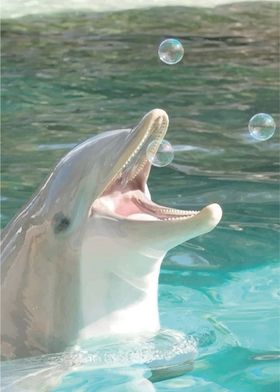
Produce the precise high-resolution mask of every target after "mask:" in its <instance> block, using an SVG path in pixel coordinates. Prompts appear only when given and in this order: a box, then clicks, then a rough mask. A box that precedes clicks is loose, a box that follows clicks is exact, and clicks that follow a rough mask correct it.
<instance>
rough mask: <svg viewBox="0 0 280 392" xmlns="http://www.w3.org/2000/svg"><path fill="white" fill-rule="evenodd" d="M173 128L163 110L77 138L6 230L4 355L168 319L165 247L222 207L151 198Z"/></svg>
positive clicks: (205, 227)
mask: <svg viewBox="0 0 280 392" xmlns="http://www.w3.org/2000/svg"><path fill="white" fill-rule="evenodd" d="M167 128H168V116H167V114H166V113H165V112H164V111H163V110H161V109H154V110H152V111H151V112H149V113H147V114H146V115H145V116H144V117H143V118H142V120H141V121H140V122H139V124H138V125H137V126H136V127H135V128H133V129H131V130H128V129H125V130H118V131H111V132H105V133H103V134H101V135H97V136H95V137H92V138H90V139H88V140H87V141H85V142H84V143H82V144H80V145H78V146H77V147H76V148H74V149H73V150H72V151H70V152H69V153H68V154H67V155H66V156H65V157H64V158H63V159H62V160H61V161H60V162H59V163H58V165H57V166H56V167H55V168H54V170H53V171H52V173H51V175H50V176H49V178H48V179H47V180H46V182H45V183H44V185H43V186H42V187H41V189H40V190H39V192H38V193H37V194H36V195H35V196H34V197H33V199H32V200H31V202H30V203H29V204H28V205H27V206H26V207H25V208H24V209H23V210H22V212H21V213H20V214H19V215H18V216H17V217H16V218H15V219H14V220H13V221H12V222H11V223H10V225H9V226H8V227H7V228H6V229H5V230H4V232H3V235H2V238H3V242H2V259H3V268H2V289H3V290H4V291H5V295H3V298H4V301H5V304H4V305H3V306H2V309H4V312H5V317H2V318H4V320H5V322H4V323H3V326H2V332H3V335H4V336H8V338H7V340H6V346H7V349H5V350H6V351H7V353H4V355H5V356H10V357H12V356H13V357H15V356H28V355H34V353H39V352H53V351H56V350H58V349H63V348H65V347H67V346H68V345H69V344H72V343H73V341H75V339H76V338H77V337H79V336H80V337H81V338H83V337H92V336H98V335H102V334H106V335H108V334H112V333H113V334H119V333H129V334H130V333H139V332H143V331H155V330H157V329H158V328H159V315H158V308H157V293H158V276H159V271H160V265H161V262H162V259H163V257H164V255H165V253H166V252H167V251H168V250H169V249H171V248H172V247H174V246H176V245H178V244H180V243H182V242H184V241H186V240H189V239H191V238H193V237H196V236H198V235H201V234H204V233H207V232H208V231H210V230H212V229H213V228H214V227H215V226H216V225H217V224H218V222H219V221H220V219H221V216H222V210H221V208H220V206H219V205H218V204H211V205H208V206H206V207H204V208H203V209H202V210H201V211H192V210H190V211H185V210H177V209H173V208H169V207H166V206H161V205H158V204H157V203H155V202H154V201H152V199H151V195H150V192H149V190H148V186H147V181H148V178H149V173H150V170H151V163H150V162H149V160H148V159H147V156H146V150H147V146H148V145H149V144H150V143H151V141H155V143H154V145H155V148H154V151H153V152H152V153H154V154H156V152H157V148H158V147H159V145H160V143H161V141H162V139H163V138H164V136H165V134H166V132H167ZM22 277H24V279H23V280H22ZM11 331H16V333H15V334H14V336H11V335H10V334H11V333H12V332H11ZM5 339H6V337H5ZM12 345H13V347H12Z"/></svg>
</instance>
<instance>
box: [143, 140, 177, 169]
mask: <svg viewBox="0 0 280 392" xmlns="http://www.w3.org/2000/svg"><path fill="white" fill-rule="evenodd" d="M146 156H147V159H148V161H149V162H150V163H151V164H152V165H153V166H157V167H164V166H167V165H169V163H171V162H172V161H173V158H174V150H173V147H172V145H171V144H170V143H169V142H168V141H167V140H162V141H161V143H160V145H159V144H158V141H156V140H154V141H152V142H151V143H150V144H149V145H148V147H147V150H146Z"/></svg>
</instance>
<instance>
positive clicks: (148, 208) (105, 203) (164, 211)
mask: <svg viewBox="0 0 280 392" xmlns="http://www.w3.org/2000/svg"><path fill="white" fill-rule="evenodd" d="M93 214H97V215H103V216H111V217H115V218H119V219H134V220H176V219H186V218H190V217H192V216H194V215H196V214H198V211H185V210H177V209H173V208H168V207H165V206H161V205H158V204H156V203H154V202H153V201H152V200H151V199H150V198H149V197H148V195H146V194H145V193H143V192H142V191H140V190H130V191H127V192H121V191H115V192H113V193H111V194H107V195H105V196H102V197H100V198H99V199H97V200H96V201H95V202H94V203H93V205H92V207H91V211H90V216H91V215H93Z"/></svg>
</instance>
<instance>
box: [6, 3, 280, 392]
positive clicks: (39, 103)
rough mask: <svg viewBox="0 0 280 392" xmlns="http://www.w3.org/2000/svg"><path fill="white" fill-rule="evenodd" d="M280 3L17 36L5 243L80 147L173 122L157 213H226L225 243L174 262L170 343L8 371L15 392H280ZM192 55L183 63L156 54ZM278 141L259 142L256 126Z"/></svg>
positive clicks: (10, 71)
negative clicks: (144, 123) (146, 121)
mask: <svg viewBox="0 0 280 392" xmlns="http://www.w3.org/2000/svg"><path fill="white" fill-rule="evenodd" d="M277 10H278V4H277V3H270V2H263V3H250V4H246V3H243V4H234V5H226V6H219V7H216V8H213V9H207V8H204V9H196V8H184V7H164V8H157V9H149V10H137V11H136V10H131V11H122V12H111V13H110V12H107V13H99V14H97V13H69V14H60V15H54V16H44V17H40V16H34V17H24V18H20V19H14V20H6V21H4V22H3V23H2V30H3V33H2V37H3V49H2V54H3V60H2V84H3V88H2V89H3V96H2V125H3V130H2V142H3V147H2V194H1V200H2V211H1V217H2V227H4V226H5V225H6V224H7V223H8V222H9V220H10V219H11V218H12V216H13V215H14V214H15V213H16V212H17V211H18V210H19V208H20V207H21V206H22V205H23V204H24V203H25V202H26V201H27V200H28V198H29V197H30V196H31V195H32V193H33V192H34V191H35V190H36V188H37V187H38V186H39V184H40V183H41V182H42V181H43V179H44V178H45V176H46V175H47V174H48V173H49V171H50V170H51V168H52V167H53V166H54V164H55V163H56V162H57V161H58V160H59V159H60V158H61V157H62V156H63V155H65V154H66V153H67V151H69V150H70V149H71V148H72V147H73V146H74V145H76V144H77V143H79V142H80V141H83V140H85V139H87V138H88V137H90V136H92V135H94V134H98V133H101V132H103V131H104V130H110V129H119V128H128V127H131V126H133V125H134V124H135V123H136V122H137V121H138V120H139V119H140V118H141V117H142V115H143V114H145V113H146V112H147V111H149V110H151V109H153V108H155V107H160V108H162V109H164V110H166V111H167V112H168V114H169V116H170V127H169V132H168V134H167V139H168V140H169V141H170V142H171V143H172V145H173V147H174V150H175V158H174V161H173V162H172V163H171V164H170V165H169V166H167V167H163V168H153V170H152V174H151V177H150V182H149V187H150V191H151V193H152V195H153V199H154V200H156V201H157V202H159V203H161V204H165V205H169V206H173V207H175V208H183V209H200V208H201V207H203V206H204V205H206V204H209V203H212V202H218V203H219V204H221V206H222V208H223V211H224V216H223V219H222V221H221V223H220V224H219V226H218V227H217V228H216V229H215V230H214V231H212V232H211V233H209V234H207V235H204V236H202V237H198V238H196V239H193V240H191V241H189V242H187V243H184V244H182V245H181V246H178V247H177V248H175V249H173V250H172V251H171V252H169V254H168V255H167V256H166V258H165V260H164V263H163V266H162V270H161V275H160V285H159V308H160V317H161V325H162V330H161V331H160V332H159V333H158V334H157V335H155V336H139V337H138V338H137V339H131V340H129V342H128V341H127V340H126V341H114V340H113V341H91V342H85V347H79V348H77V350H76V351H75V352H68V353H59V354H54V355H47V356H43V357H40V358H31V359H23V360H16V361H9V362H5V363H3V365H2V387H3V390H4V391H36V392H40V391H53V392H63V391H65V392H66V391H81V392H84V391H87V392H89V391H94V392H97V391H98V392H101V391H102V392H108V391H119V392H124V391H129V392H135V391H136V392H137V391H143V392H145V391H146V392H150V391H157V392H161V391H176V390H178V391H194V392H202V391H203V392H204V391H205V392H206V391H207V392H212V391H213V392H219V391H234V392H259V391H262V392H277V391H278V390H279V388H280V382H279V370H280V368H279V358H280V350H279V345H280V317H279V316H280V314H279V298H280V278H279V276H280V275H279V253H280V249H279V217H280V216H279V119H280V116H279V85H278V83H279V64H278V63H277V54H279V53H278V52H279V46H278V42H277V40H278V38H279V35H278V29H279V26H278V18H277ZM168 37H176V38H178V39H180V40H181V42H182V43H183V45H184V49H185V56H184V58H183V60H182V61H181V62H180V63H179V64H177V65H174V66H168V65H165V64H163V63H162V62H161V61H160V60H159V58H158V56H157V49H158V45H159V44H160V42H161V41H162V40H163V39H165V38H168ZM259 112H265V113H269V114H270V115H272V116H273V118H274V120H275V122H276V125H277V127H278V129H277V130H276V132H275V135H274V136H273V137H272V138H271V139H269V140H267V141H264V142H259V141H256V140H254V139H252V138H251V136H250V134H249V132H248V128H247V126H248V121H249V119H250V118H251V117H252V116H253V115H254V114H256V113H259Z"/></svg>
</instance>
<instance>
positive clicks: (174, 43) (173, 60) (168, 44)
mask: <svg viewBox="0 0 280 392" xmlns="http://www.w3.org/2000/svg"><path fill="white" fill-rule="evenodd" d="M158 55H159V58H160V59H161V61H162V62H163V63H165V64H169V65H171V64H177V63H179V61H181V60H182V58H183V56H184V48H183V45H182V44H181V42H180V41H178V40H177V39H174V38H169V39H166V40H164V41H162V43H161V44H160V45H159V48H158Z"/></svg>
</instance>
